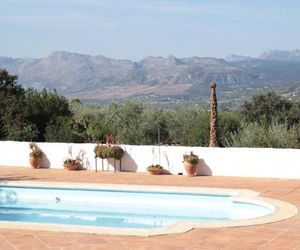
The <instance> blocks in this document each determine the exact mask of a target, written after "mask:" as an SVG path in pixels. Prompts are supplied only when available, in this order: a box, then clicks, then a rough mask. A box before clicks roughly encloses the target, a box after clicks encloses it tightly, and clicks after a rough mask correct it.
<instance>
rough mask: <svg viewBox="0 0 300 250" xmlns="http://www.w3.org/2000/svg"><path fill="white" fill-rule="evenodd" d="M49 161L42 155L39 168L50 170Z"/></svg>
mask: <svg viewBox="0 0 300 250" xmlns="http://www.w3.org/2000/svg"><path fill="white" fill-rule="evenodd" d="M50 165H51V164H50V161H49V158H48V157H47V155H46V154H45V153H44V154H43V157H42V162H41V164H40V168H50Z"/></svg>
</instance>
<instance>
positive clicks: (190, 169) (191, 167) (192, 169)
mask: <svg viewBox="0 0 300 250" xmlns="http://www.w3.org/2000/svg"><path fill="white" fill-rule="evenodd" d="M183 165H184V168H185V171H186V173H187V175H188V176H195V174H196V171H197V164H196V165H195V164H191V163H188V162H187V161H185V162H184V163H183Z"/></svg>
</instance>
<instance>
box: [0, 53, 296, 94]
mask: <svg viewBox="0 0 300 250" xmlns="http://www.w3.org/2000/svg"><path fill="white" fill-rule="evenodd" d="M0 68H4V69H7V70H8V71H9V72H10V74H17V75H18V76H19V83H21V84H22V85H23V86H24V87H35V88H38V89H42V88H47V89H56V90H57V91H58V92H59V93H61V94H63V95H65V96H67V97H70V98H80V99H102V100H108V99H122V98H128V97H142V98H148V97H155V98H157V97H168V98H172V97H176V98H177V97H184V98H195V97H201V96H203V97H204V96H205V97H207V94H208V93H209V89H208V87H207V86H208V84H209V83H210V82H211V81H216V82H217V83H218V87H219V88H220V89H221V90H222V91H223V92H224V93H225V95H226V93H230V92H235V95H234V96H236V97H238V96H239V94H238V92H237V91H240V96H242V95H244V93H243V92H241V91H242V90H244V91H245V89H247V88H252V89H255V88H256V89H258V90H259V89H264V88H273V87H274V86H277V87H279V88H282V87H283V86H288V88H289V90H290V92H296V93H297V91H299V92H300V90H299V83H300V50H294V51H268V52H264V53H262V55H261V56H260V57H259V58H251V57H245V56H237V55H232V56H229V57H227V58H225V59H222V58H214V57H190V58H176V57H174V56H169V57H167V58H165V57H146V58H144V59H142V60H141V61H138V62H134V61H131V60H116V59H111V58H108V57H104V56H101V55H99V56H90V55H82V54H77V53H70V52H66V51H56V52H53V53H51V54H50V55H49V56H48V57H44V58H8V57H0ZM277 87H276V88H277ZM283 89H285V88H283ZM284 91H285V90H284Z"/></svg>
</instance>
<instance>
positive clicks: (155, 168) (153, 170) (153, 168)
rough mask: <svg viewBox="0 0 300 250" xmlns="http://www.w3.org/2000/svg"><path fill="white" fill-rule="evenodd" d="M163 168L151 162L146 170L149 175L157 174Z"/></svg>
mask: <svg viewBox="0 0 300 250" xmlns="http://www.w3.org/2000/svg"><path fill="white" fill-rule="evenodd" d="M162 170H163V167H162V166H161V165H159V164H155V165H154V164H152V165H150V166H148V167H147V171H148V173H149V174H151V175H159V174H160V173H161V171H162Z"/></svg>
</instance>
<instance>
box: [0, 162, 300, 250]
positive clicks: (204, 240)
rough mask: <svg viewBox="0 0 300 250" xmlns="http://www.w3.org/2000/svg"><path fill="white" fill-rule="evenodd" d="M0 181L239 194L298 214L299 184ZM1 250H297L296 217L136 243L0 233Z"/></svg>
mask: <svg viewBox="0 0 300 250" xmlns="http://www.w3.org/2000/svg"><path fill="white" fill-rule="evenodd" d="M0 181H49V182H51V181H60V182H80V183H84V182H90V183H113V184H138V185H171V186H195V187H219V188H239V189H251V190H254V191H258V192H260V193H261V195H262V196H266V197H270V198H275V199H280V200H283V201H287V202H290V203H291V204H293V205H295V206H297V207H298V209H300V180H287V179H257V178H236V177H211V176H210V177H206V176H205V177H204V176H198V177H186V176H175V175H159V176H149V175H148V174H144V173H125V172H122V173H116V174H114V173H112V172H98V173H95V172H92V171H67V170H56V169H29V168H12V167H0ZM0 249H3V250H10V249H24V250H28V249H51V250H55V249H61V250H77V249H84V250H89V249H93V250H96V249H110V250H113V249H124V250H125V249H126V250H129V249H138V250H142V249H143V250H146V249H155V250H159V249H172V250H177V249H186V250H192V249H193V250H194V249H195V250H196V249H199V250H200V249H230V250H233V249H272V250H274V249H299V250H300V216H299V215H297V216H296V217H294V218H291V219H288V220H285V221H282V222H276V223H271V224H266V225H258V226H250V227H236V228H219V229H194V230H191V231H189V232H187V233H183V234H174V235H164V236H153V237H137V236H134V237H133V236H111V235H95V234H84V233H57V232H47V231H32V230H11V229H0Z"/></svg>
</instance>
